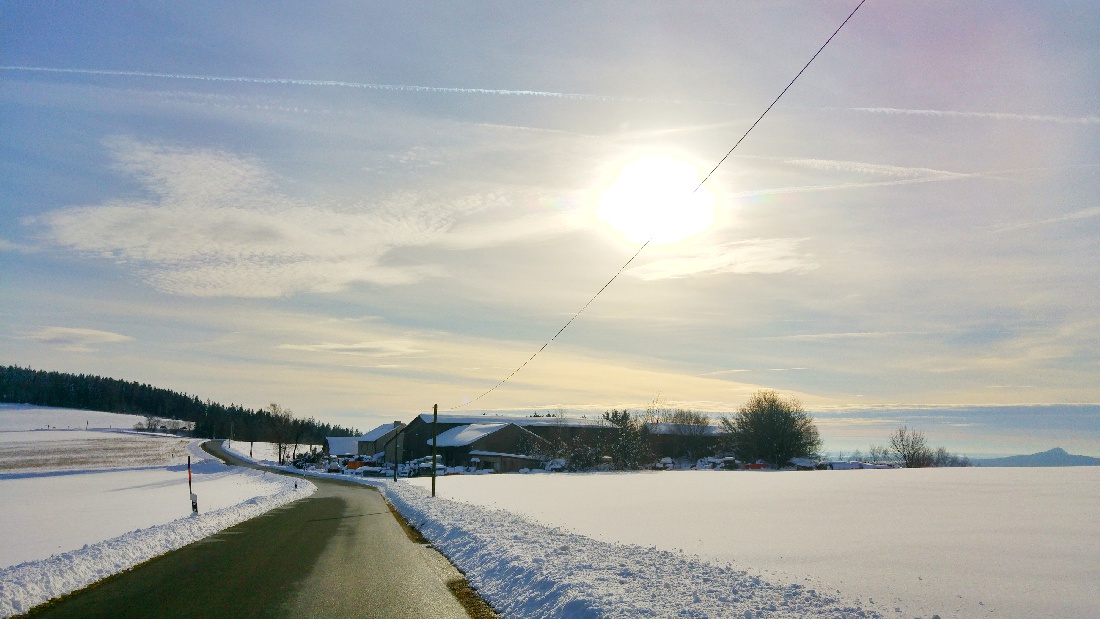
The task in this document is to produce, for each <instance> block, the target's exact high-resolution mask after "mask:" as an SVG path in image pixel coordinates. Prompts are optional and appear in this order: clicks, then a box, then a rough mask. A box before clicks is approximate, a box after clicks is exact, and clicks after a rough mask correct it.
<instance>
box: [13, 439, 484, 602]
mask: <svg viewBox="0 0 1100 619" xmlns="http://www.w3.org/2000/svg"><path fill="white" fill-rule="evenodd" d="M205 447H207V448H208V449H210V450H211V452H212V453H216V454H217V455H219V457H225V458H229V456H227V455H226V454H225V453H224V451H222V450H221V449H220V448H219V447H218V446H216V445H214V444H213V443H207V444H206V445H205ZM234 463H240V464H244V463H243V462H240V461H236V460H234ZM300 483H302V484H305V483H308V482H306V481H305V480H301V482H300ZM316 485H317V492H316V493H315V494H313V495H312V496H311V497H309V498H306V499H303V500H300V501H295V502H294V503H290V504H288V505H286V506H284V507H281V508H279V509H276V510H273V511H270V512H268V513H267V514H265V515H263V516H261V517H258V518H254V519H252V520H248V521H246V522H243V523H241V524H239V525H237V526H235V527H232V528H230V529H227V530H225V531H223V532H221V533H219V534H217V535H214V536H212V537H209V538H207V539H205V540H203V541H201V542H199V543H196V544H191V545H189V546H186V547H184V548H181V549H180V550H177V551H175V552H172V553H168V554H166V555H163V556H160V557H157V558H156V559H154V560H152V561H149V562H148V563H145V564H144V565H140V566H138V567H137V568H135V569H133V570H130V571H128V572H124V573H122V574H118V575H116V576H114V577H111V578H109V579H107V580H105V581H103V582H101V583H100V584H98V585H97V586H95V587H91V588H89V589H86V590H84V591H81V592H78V593H77V594H74V595H72V596H70V597H68V598H64V599H62V600H60V601H58V602H56V603H54V604H52V605H49V606H46V607H43V608H42V610H41V611H39V612H34V613H32V614H31V616H33V617H112V618H115V617H135V618H137V617H141V618H148V617H191V618H202V617H211V618H213V617H218V618H222V617H234V618H242V617H262V618H270V617H288V618H290V617H292V618H294V619H299V618H301V617H311V618H312V617H319V618H325V617H332V618H339V619H346V618H347V617H379V618H383V617H387V618H388V617H432V618H441V619H445V618H448V617H454V618H459V617H467V614H466V611H465V610H464V609H463V607H462V606H461V605H460V604H459V603H458V601H457V600H456V599H455V597H454V596H453V595H452V594H451V592H450V591H449V590H448V588H447V584H446V583H445V580H446V579H447V578H451V577H460V575H459V574H458V572H457V571H455V570H454V568H453V567H452V566H451V565H450V564H449V563H447V562H446V560H445V559H443V558H442V557H440V556H439V555H438V554H437V553H435V552H434V551H432V550H431V549H429V548H427V547H424V546H420V545H417V544H414V543H411V542H410V541H409V539H408V537H407V536H406V535H405V533H404V531H403V530H402V529H401V526H400V525H399V524H398V523H397V521H396V520H395V519H394V517H393V515H392V513H391V512H390V510H389V508H388V507H387V506H386V504H385V502H384V501H383V500H382V498H381V497H380V496H379V495H378V493H377V492H370V491H367V489H365V488H363V487H361V486H358V485H353V484H347V483H341V482H336V481H329V480H317V483H316Z"/></svg>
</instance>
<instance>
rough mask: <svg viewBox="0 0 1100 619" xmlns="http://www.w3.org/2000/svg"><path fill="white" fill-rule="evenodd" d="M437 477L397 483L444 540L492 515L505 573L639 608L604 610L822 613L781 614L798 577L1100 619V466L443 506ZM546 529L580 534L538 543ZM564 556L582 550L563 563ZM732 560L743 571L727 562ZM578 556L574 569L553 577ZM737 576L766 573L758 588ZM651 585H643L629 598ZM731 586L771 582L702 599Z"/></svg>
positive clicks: (906, 474)
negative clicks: (434, 494)
mask: <svg viewBox="0 0 1100 619" xmlns="http://www.w3.org/2000/svg"><path fill="white" fill-rule="evenodd" d="M429 484H430V480H428V479H425V478H419V479H413V480H410V481H408V482H400V483H398V484H395V485H394V487H393V489H392V490H391V494H394V495H395V496H397V497H398V499H399V501H400V502H403V503H406V504H408V505H409V506H411V507H410V511H411V513H412V517H413V518H414V522H419V521H418V520H416V519H425V520H426V522H425V523H423V524H422V527H423V526H426V527H427V529H428V530H429V531H433V532H437V533H436V534H439V535H443V536H444V538H445V539H444V540H443V542H444V546H445V545H446V543H448V542H454V543H456V544H457V545H458V546H460V547H463V548H464V547H466V546H469V545H470V544H472V543H473V542H465V543H464V542H462V541H461V540H459V539H453V540H452V539H450V537H451V536H453V535H454V531H455V530H456V528H458V529H460V528H462V527H466V526H469V527H472V528H477V525H476V524H467V523H468V522H470V521H471V520H473V521H475V522H476V520H477V519H482V521H483V525H482V528H483V530H479V531H477V532H476V536H475V537H476V538H477V539H478V540H479V541H478V542H477V543H479V544H482V545H484V546H485V547H486V548H490V547H492V548H494V550H493V551H492V553H499V554H500V555H501V556H502V557H505V558H503V559H498V560H497V563H499V564H500V566H501V567H500V568H499V569H498V571H497V573H496V575H495V576H491V577H505V578H515V577H517V576H518V575H519V574H521V573H526V574H529V576H526V577H528V578H531V579H540V580H541V579H546V580H545V584H544V585H540V586H545V587H550V588H557V587H561V586H563V585H562V583H563V582H566V581H567V582H568V583H569V584H567V585H564V586H567V587H570V588H572V589H573V590H574V593H578V594H582V596H583V597H584V598H585V599H586V600H588V601H587V602H586V604H588V606H586V608H592V609H597V608H598V609H602V610H601V612H599V613H596V614H597V615H599V616H626V614H629V613H626V614H623V613H620V612H618V611H612V610H607V609H612V608H614V607H615V605H616V604H627V603H628V604H629V605H632V606H633V607H634V608H644V607H645V602H646V600H647V599H648V597H649V596H650V594H651V593H652V594H655V595H658V596H659V597H661V599H662V604H663V607H665V608H666V609H667V612H666V611H659V612H658V613H657V614H658V615H661V616H668V615H670V614H676V613H678V612H679V611H678V610H677V611H676V613H673V612H672V610H673V609H678V608H682V609H684V612H689V616H709V617H716V616H737V617H747V616H750V615H749V614H746V612H745V611H750V610H751V611H752V612H753V613H755V612H757V611H759V610H761V609H763V610H764V612H763V614H760V615H759V616H792V617H793V616H803V615H804V614H806V613H808V612H809V611H808V610H807V609H801V610H797V611H792V610H791V609H790V608H789V607H788V606H784V605H783V604H779V603H776V605H775V606H774V608H775V610H771V611H769V610H767V609H768V608H770V607H772V606H771V604H772V602H769V601H768V597H769V596H773V597H774V596H778V598H777V599H779V598H783V599H787V597H788V596H787V593H785V592H787V591H790V589H784V588H783V587H784V585H786V586H801V587H804V588H800V589H797V590H796V591H800V592H803V593H802V595H803V596H804V595H805V591H807V590H814V591H816V592H817V593H819V594H828V595H832V596H834V597H836V598H837V599H838V600H840V602H839V603H838V604H839V606H840V607H845V606H848V607H850V608H854V607H855V606H857V605H858V606H859V607H860V608H862V609H863V610H864V612H871V611H877V612H879V613H881V614H883V615H884V616H897V617H917V616H923V617H926V618H927V617H931V616H932V615H933V614H938V615H939V616H940V617H943V618H945V619H946V618H947V617H1096V616H1100V588H1098V587H1097V586H1096V583H1098V582H1100V469H1097V468H1087V467H1081V468H1062V469H1037V468H1022V469H923V470H884V471H814V472H803V473H795V472H789V473H775V472H770V473H769V472H691V471H682V472H655V473H619V474H614V473H611V474H585V475H577V474H554V475H490V476H452V477H444V478H441V479H439V480H438V483H437V487H438V494H439V496H440V497H443V498H446V499H450V501H437V502H436V504H433V503H432V502H431V501H429V500H425V499H424V498H423V493H424V491H425V490H424V489H425V488H426V487H427V486H428V485H429ZM402 486H404V487H405V488H404V489H401V487H402ZM413 488H419V489H420V493H421V494H419V495H418V494H416V493H414V492H411V490H412V489H413ZM394 491H396V492H394ZM452 501H454V502H452ZM467 506H477V509H478V511H477V512H476V513H477V514H479V515H476V516H471V515H470V512H469V509H468V507H467ZM490 510H504V511H506V512H507V514H508V515H507V516H504V515H503V514H499V512H498V515H496V516H493V512H492V511H490ZM497 522H499V523H506V526H504V525H498V524H496V523H497ZM456 523H461V524H456ZM524 523H527V524H524ZM535 523H538V525H536V524H535ZM539 525H543V526H539ZM566 532H568V533H566ZM570 533H571V534H574V535H573V536H572V537H571V536H570V535H569V534H570ZM540 536H557V537H558V538H560V539H562V540H565V539H568V540H569V541H566V542H560V543H559V542H558V541H555V540H539V541H536V542H535V543H529V542H528V538H539V537H540ZM428 537H429V538H431V539H432V540H433V542H437V540H436V539H435V538H434V537H432V534H429V535H428ZM485 538H493V539H492V541H482V540H484V539H485ZM437 545H439V542H437ZM559 546H560V547H561V548H563V549H562V550H560V552H559V551H557V550H555V549H556V548H558V547H559ZM459 552H460V555H462V553H464V552H468V551H467V550H460V551H459ZM681 552H682V553H683V554H681ZM561 554H565V555H567V556H568V557H570V559H569V561H568V562H566V563H562V564H558V561H559V555H561ZM463 556H465V555H463ZM491 557H492V554H490V555H487V556H482V557H479V558H478V559H477V560H479V561H480V560H489V561H492V558H491ZM452 558H453V557H452ZM652 561H656V562H657V563H658V564H659V565H658V566H656V567H653V566H651V562H652ZM620 563H621V565H620ZM727 564H728V565H730V566H732V567H733V568H734V571H733V572H730V575H729V576H725V575H723V572H720V571H718V572H716V571H715V570H719V569H720V566H725V565H727ZM570 565H571V566H572V568H571V569H572V570H573V572H574V573H573V574H565V575H563V576H561V577H560V578H559V577H557V576H554V575H553V570H569V569H570V567H569V566H570ZM699 565H702V566H706V567H702V568H700V567H699ZM538 566H543V567H542V568H539V567H538ZM662 566H663V567H662ZM460 567H462V568H463V569H466V568H467V566H466V565H462V564H461V562H460ZM513 568H514V569H513ZM475 569H476V568H475ZM539 569H545V570H549V571H550V572H551V573H548V574H543V575H539V573H538V571H539ZM510 570H511V571H510ZM527 570H531V571H529V572H528V571H527ZM616 570H619V571H616ZM696 570H698V571H696ZM736 570H744V571H745V572H747V574H750V575H755V576H757V577H759V579H760V583H759V584H757V583H756V581H753V580H751V579H750V580H749V581H748V583H749V585H748V587H747V589H746V586H745V582H746V581H745V580H744V578H745V577H742V576H738V575H737V573H736ZM616 574H620V575H621V579H622V580H623V581H624V582H623V583H620V582H617V580H616V576H615V575H616ZM639 578H640V579H641V580H642V581H643V582H642V583H641V586H639V587H635V589H636V590H635V591H633V593H629V594H626V593H623V592H621V591H620V590H625V589H628V588H629V587H628V585H627V584H626V583H628V582H630V581H634V580H637V579H639ZM647 579H649V580H648V582H645V581H646V580H647ZM730 582H734V583H736V584H735V585H734V586H733V588H734V589H735V590H737V591H739V592H741V595H742V596H744V595H745V593H746V590H748V592H749V593H751V592H752V591H754V590H757V589H761V588H762V590H763V591H764V592H765V593H764V594H763V595H755V596H750V597H749V598H745V597H741V598H738V600H740V601H739V602H737V603H730V604H718V605H709V606H708V605H707V604H705V603H704V602H705V601H706V600H714V599H717V600H721V599H722V598H723V597H725V598H728V599H732V598H729V595H730V594H729V593H728V590H729V589H730V584H729V583H730ZM768 583H770V584H768ZM512 595H514V593H512ZM624 595H625V596H626V597H627V598H631V599H630V600H629V602H626V601H623V600H621V599H618V598H619V596H624ZM609 596H610V597H609ZM803 599H805V598H803ZM670 600H674V601H670ZM495 601H496V600H494V602H495ZM611 602H614V603H611ZM654 603H656V600H654ZM680 604H682V606H679V605H680ZM811 606H813V605H811ZM820 606H821V605H818V606H813V609H815V612H816V610H817V609H819V608H820ZM825 606H828V604H825ZM696 608H698V609H699V611H698V612H696V611H695V610H693V609H696ZM604 611H606V612H604ZM825 614H828V613H825ZM519 615H520V616H523V615H525V613H524V612H520V613H519ZM532 615H537V613H532ZM544 616H547V615H544ZM752 616H757V615H755V614H753V615H752Z"/></svg>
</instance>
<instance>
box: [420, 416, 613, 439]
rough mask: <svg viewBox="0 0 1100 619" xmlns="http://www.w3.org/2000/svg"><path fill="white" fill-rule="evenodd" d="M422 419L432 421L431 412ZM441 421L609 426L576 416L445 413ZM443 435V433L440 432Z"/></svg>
mask: <svg viewBox="0 0 1100 619" xmlns="http://www.w3.org/2000/svg"><path fill="white" fill-rule="evenodd" d="M419 417H420V421H422V422H424V423H431V422H432V414H431V413H423V414H421V415H420V416H419ZM439 423H461V424H490V423H503V424H506V425H507V424H509V423H514V424H516V425H517V426H520V427H530V426H558V425H560V426H563V427H566V428H580V427H585V428H587V427H597V428H601V427H607V423H605V422H604V421H603V420H602V419H579V418H576V417H512V416H509V415H454V414H447V413H443V414H440V415H439ZM440 436H442V434H440Z"/></svg>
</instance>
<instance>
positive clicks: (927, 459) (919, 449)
mask: <svg viewBox="0 0 1100 619" xmlns="http://www.w3.org/2000/svg"><path fill="white" fill-rule="evenodd" d="M890 450H891V451H892V452H893V453H894V454H895V455H896V456H897V458H898V459H899V460H901V461H902V462H904V463H905V468H907V469H919V468H925V467H929V466H932V450H931V449H929V448H928V443H927V441H925V439H924V433H923V432H918V431H916V430H910V429H909V428H908V426H902V427H900V428H898V429H897V430H895V431H894V433H893V434H892V435H890Z"/></svg>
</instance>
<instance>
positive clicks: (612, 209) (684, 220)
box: [596, 157, 714, 243]
mask: <svg viewBox="0 0 1100 619" xmlns="http://www.w3.org/2000/svg"><path fill="white" fill-rule="evenodd" d="M698 185H699V174H698V172H697V170H696V169H695V168H694V167H693V166H692V165H691V164H688V163H686V162H684V161H680V160H678V159H672V158H669V157H645V158H643V159H636V160H634V161H632V162H630V163H629V164H627V165H626V166H624V167H623V170H622V172H621V173H620V174H619V178H617V179H616V180H615V182H614V183H612V184H611V186H610V187H608V188H607V190H606V191H604V192H603V193H602V194H600V201H599V209H598V210H597V211H596V216H597V217H599V219H600V220H601V221H604V222H607V224H608V225H610V226H611V227H612V228H614V229H615V230H617V231H619V233H621V234H622V235H623V236H624V237H625V238H626V239H627V240H628V241H631V242H633V243H644V242H645V241H647V240H650V239H652V242H653V243H673V242H676V241H679V240H682V239H686V238H687V237H689V236H692V235H695V234H698V233H700V232H702V231H703V230H706V229H707V228H708V227H709V226H710V224H711V222H713V221H714V197H713V196H712V195H711V193H710V192H709V191H707V188H706V187H705V186H704V187H699V190H698V191H695V188H696V187H697V186H698Z"/></svg>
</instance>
